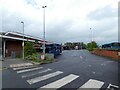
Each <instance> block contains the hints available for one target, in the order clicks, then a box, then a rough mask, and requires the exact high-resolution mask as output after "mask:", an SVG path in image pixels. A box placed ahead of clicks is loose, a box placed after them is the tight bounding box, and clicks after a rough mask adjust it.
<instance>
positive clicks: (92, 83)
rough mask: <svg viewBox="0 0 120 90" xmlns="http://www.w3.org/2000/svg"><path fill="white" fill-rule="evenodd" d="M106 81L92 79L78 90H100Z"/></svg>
mask: <svg viewBox="0 0 120 90" xmlns="http://www.w3.org/2000/svg"><path fill="white" fill-rule="evenodd" d="M103 84H104V82H102V81H98V80H94V79H90V80H89V81H87V82H86V83H85V84H84V85H82V86H81V87H80V88H79V89H78V90H81V88H96V89H95V90H99V88H101V87H102V86H103Z"/></svg>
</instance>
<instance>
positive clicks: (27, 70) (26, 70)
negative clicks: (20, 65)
mask: <svg viewBox="0 0 120 90" xmlns="http://www.w3.org/2000/svg"><path fill="white" fill-rule="evenodd" d="M42 68H43V67H37V68H32V69H25V70H20V71H17V73H23V72H29V71H34V70H38V69H42Z"/></svg>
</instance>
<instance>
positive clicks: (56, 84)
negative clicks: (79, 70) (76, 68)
mask: <svg viewBox="0 0 120 90" xmlns="http://www.w3.org/2000/svg"><path fill="white" fill-rule="evenodd" d="M78 77H79V76H77V75H73V74H70V75H68V76H66V77H64V78H62V79H59V80H57V81H55V82H52V83H50V84H47V85H45V86H42V87H41V88H56V89H57V88H60V87H62V86H64V85H66V84H68V83H70V82H72V81H73V80H75V79H76V78H78ZM41 88H39V89H38V90H40V89H41Z"/></svg>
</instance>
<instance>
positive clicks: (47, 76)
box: [27, 71, 63, 84]
mask: <svg viewBox="0 0 120 90" xmlns="http://www.w3.org/2000/svg"><path fill="white" fill-rule="evenodd" d="M62 73H63V72H61V71H56V72H54V73H50V74H47V75H44V76H40V77H36V78H33V79H30V80H27V82H28V83H29V84H34V83H37V82H40V81H43V80H46V79H49V78H52V77H55V76H57V75H59V74H62Z"/></svg>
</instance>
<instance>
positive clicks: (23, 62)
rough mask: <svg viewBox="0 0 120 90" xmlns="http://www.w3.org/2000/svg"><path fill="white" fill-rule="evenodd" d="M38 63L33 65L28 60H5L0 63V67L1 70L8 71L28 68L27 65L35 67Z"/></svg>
mask: <svg viewBox="0 0 120 90" xmlns="http://www.w3.org/2000/svg"><path fill="white" fill-rule="evenodd" d="M36 64H38V63H34V62H32V61H29V60H22V59H19V58H13V59H12V58H9V59H5V60H4V61H0V66H1V68H2V69H8V68H11V67H20V66H27V65H28V66H29V65H36Z"/></svg>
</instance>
